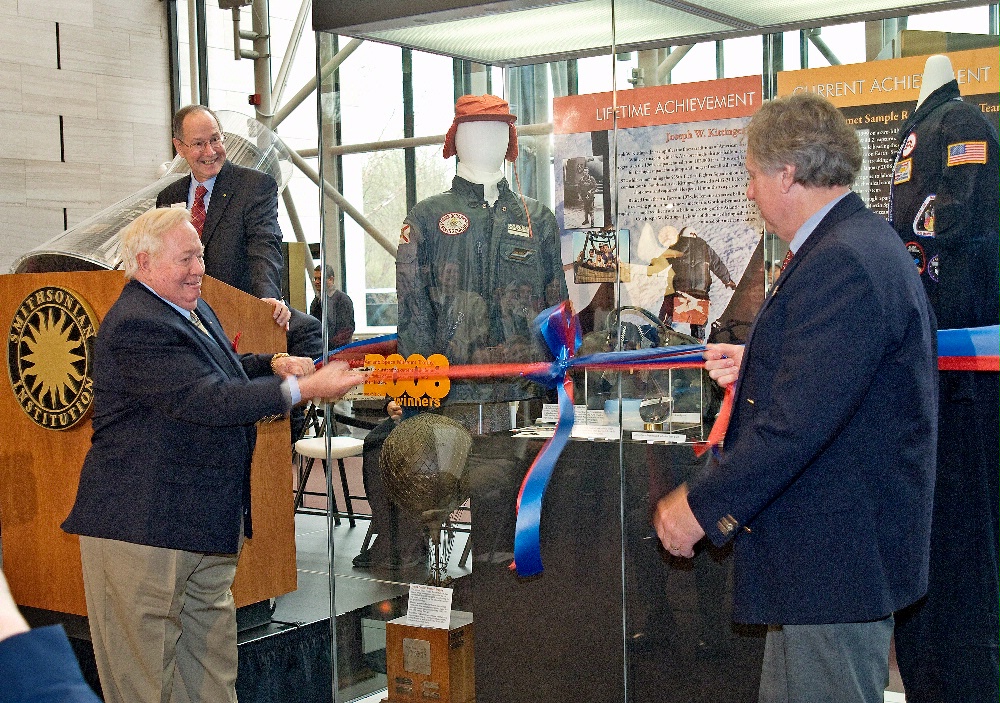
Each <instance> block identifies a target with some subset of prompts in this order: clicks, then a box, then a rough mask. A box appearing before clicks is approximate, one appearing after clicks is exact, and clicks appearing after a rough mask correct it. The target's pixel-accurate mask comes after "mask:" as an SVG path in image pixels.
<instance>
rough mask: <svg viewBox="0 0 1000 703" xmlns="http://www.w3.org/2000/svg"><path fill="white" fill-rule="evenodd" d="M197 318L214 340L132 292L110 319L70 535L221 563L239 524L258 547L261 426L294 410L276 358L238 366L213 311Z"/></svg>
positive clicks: (97, 355) (104, 328)
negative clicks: (201, 555)
mask: <svg viewBox="0 0 1000 703" xmlns="http://www.w3.org/2000/svg"><path fill="white" fill-rule="evenodd" d="M197 312H198V316H199V317H200V318H201V320H202V321H203V323H204V324H205V326H206V327H208V329H209V330H210V332H211V333H212V335H213V337H214V340H213V339H210V338H209V337H208V336H206V335H205V334H204V333H203V332H200V331H198V329H197V328H195V327H194V325H192V324H191V322H190V321H189V320H187V319H185V318H183V317H182V316H181V315H180V314H179V313H178V312H177V310H175V309H174V308H172V307H171V306H170V305H168V304H167V303H166V302H164V301H163V300H162V299H160V298H159V297H157V296H156V295H154V294H153V293H152V292H150V290H149V289H147V288H146V287H145V286H143V285H142V284H141V283H139V282H137V281H131V282H129V283H128V284H126V286H125V288H124V289H123V290H122V293H121V296H119V298H118V300H117V301H116V302H115V304H114V305H113V306H112V307H111V309H110V310H109V311H108V314H107V316H106V317H105V318H104V320H103V322H102V323H101V327H100V329H99V330H98V332H97V340H96V343H95V347H94V374H93V376H94V419H93V427H94V435H93V438H92V440H91V447H90V450H89V451H88V452H87V457H86V459H85V460H84V464H83V470H82V471H81V474H80V486H79V489H78V490H77V495H76V502H75V503H74V505H73V509H72V511H71V512H70V515H69V517H68V518H67V519H66V521H65V522H64V523H63V525H62V527H63V529H64V530H65V531H66V532H69V533H71V534H80V535H88V536H91V537H103V538H106V539H116V540H121V541H125V542H132V543H135V544H145V545H150V546H153V547H165V548H168V549H183V550H187V551H193V552H215V553H222V554H235V553H236V552H237V551H238V549H239V538H240V520H241V518H242V519H243V521H244V529H245V532H246V535H247V536H248V537H249V536H251V534H252V523H251V521H250V461H251V459H252V456H253V449H254V443H255V441H256V436H257V435H256V428H255V426H254V423H255V422H257V421H258V420H260V419H261V418H264V417H267V416H269V415H276V414H283V413H286V412H287V411H288V400H286V399H285V397H284V395H283V394H282V391H281V389H280V385H281V378H280V377H278V376H275V375H273V374H272V372H271V367H270V359H271V356H270V355H249V354H248V355H244V356H237V355H236V353H235V352H234V351H233V349H232V346H231V344H230V343H229V340H228V339H226V336H225V334H224V333H223V331H222V326H221V325H220V324H219V320H218V318H217V317H216V316H215V313H214V312H213V311H212V309H211V308H210V307H209V306H208V303H206V302H205V301H204V300H199V301H198V307H197ZM251 379H252V380H251Z"/></svg>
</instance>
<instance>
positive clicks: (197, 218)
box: [191, 184, 208, 237]
mask: <svg viewBox="0 0 1000 703" xmlns="http://www.w3.org/2000/svg"><path fill="white" fill-rule="evenodd" d="M206 193H208V188H206V187H205V186H203V185H200V184H199V185H198V187H197V188H195V190H194V203H192V205H191V224H192V225H194V228H195V229H196V230H198V236H199V237H200V236H201V232H202V230H203V229H205V215H206V212H205V194H206Z"/></svg>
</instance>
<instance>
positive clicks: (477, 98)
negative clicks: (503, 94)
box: [442, 94, 517, 161]
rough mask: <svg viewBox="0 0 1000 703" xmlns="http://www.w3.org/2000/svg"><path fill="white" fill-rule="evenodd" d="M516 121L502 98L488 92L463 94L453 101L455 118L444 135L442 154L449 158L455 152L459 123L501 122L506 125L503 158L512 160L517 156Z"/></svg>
mask: <svg viewBox="0 0 1000 703" xmlns="http://www.w3.org/2000/svg"><path fill="white" fill-rule="evenodd" d="M516 121H517V117H516V116H515V115H512V114H510V106H509V105H508V104H507V101H506V100H503V99H502V98H498V97H497V96H495V95H489V94H487V95H463V96H462V97H460V98H459V99H458V101H457V102H456V103H455V120H454V121H453V122H452V123H451V128H450V129H448V133H447V134H446V135H445V137H444V152H443V154H442V155H443V156H444V158H446V159H450V158H451V157H452V156H454V155H455V154H456V149H455V146H456V144H455V137H456V133H457V132H458V127H459V125H462V124H468V123H470V122H502V123H505V124H506V126H507V151H506V153H505V155H504V158H506V159H507V160H508V161H513V160H514V159H516V158H517V131H516V130H515V129H514V123H515V122H516ZM459 159H461V157H459Z"/></svg>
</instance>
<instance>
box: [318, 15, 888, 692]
mask: <svg viewBox="0 0 1000 703" xmlns="http://www.w3.org/2000/svg"><path fill="white" fill-rule="evenodd" d="M678 5H680V4H678ZM439 6H440V3H433V2H426V3H415V4H414V5H413V6H412V7H411V6H410V5H409V4H407V7H406V10H405V12H404V10H401V9H393V6H391V4H386V3H369V2H359V3H334V2H316V3H314V23H315V28H316V29H317V30H318V32H317V45H318V47H319V56H318V59H317V66H318V70H319V73H320V76H321V86H320V91H321V97H320V100H319V120H320V133H321V140H320V147H319V152H320V159H321V166H322V169H321V170H322V173H323V176H324V178H325V179H326V181H327V182H328V183H329V184H332V185H333V187H335V188H336V189H339V190H340V191H341V192H342V193H343V195H344V196H345V197H346V199H347V200H349V201H352V202H363V203H364V205H365V207H364V208H363V209H364V216H363V217H357V216H355V214H354V213H352V212H349V211H347V210H346V208H344V207H343V204H342V203H341V202H340V201H339V200H337V199H334V198H329V197H328V198H325V199H324V207H323V232H324V239H323V250H324V254H325V257H326V258H327V259H330V258H331V257H333V258H336V257H344V259H345V260H346V261H347V262H348V264H347V266H346V276H347V279H348V280H351V278H352V277H356V278H357V280H362V279H363V280H364V281H365V283H364V284H362V287H363V288H364V289H365V290H366V295H367V297H366V301H365V307H366V310H367V314H368V315H369V323H370V325H371V327H372V330H371V331H372V332H382V331H385V332H390V333H391V332H396V334H395V335H391V334H390V336H389V337H379V338H375V339H373V340H367V341H368V342H369V343H370V344H372V345H374V346H372V347H371V348H366V347H365V346H364V345H362V346H361V347H360V348H355V349H351V350H346V351H344V352H341V354H342V355H343V354H345V353H346V354H347V355H348V356H349V357H350V358H353V359H355V360H358V363H361V360H363V363H364V364H365V365H366V366H368V367H370V368H374V369H376V371H375V375H374V376H373V377H372V379H371V382H370V383H369V384H368V385H367V386H366V388H365V394H363V395H361V396H358V397H356V398H355V400H354V401H353V404H351V405H350V406H349V407H348V405H346V404H345V405H341V406H338V408H336V409H334V412H327V413H326V419H327V424H326V428H325V431H327V432H334V433H336V432H340V433H348V432H349V433H352V434H355V435H356V436H362V435H364V436H365V437H366V439H365V449H364V456H363V461H362V462H361V463H362V464H363V467H362V473H363V474H364V483H363V490H364V498H365V499H366V500H367V505H369V506H370V507H371V516H370V517H369V516H365V517H364V518H363V519H358V520H357V521H356V524H354V525H348V523H347V521H346V520H345V519H344V518H345V517H346V515H345V514H344V511H341V514H340V524H339V526H338V525H334V524H333V519H332V516H330V515H329V514H328V513H324V512H322V511H320V513H319V514H318V515H316V516H314V518H315V519H316V520H317V523H316V525H315V529H316V534H317V535H320V534H326V533H325V532H324V530H325V529H329V534H330V535H332V537H330V544H331V545H332V546H331V554H330V558H331V561H330V567H331V568H330V576H331V581H330V594H331V596H330V601H331V603H333V604H334V605H333V606H332V607H333V609H334V610H335V614H336V628H335V630H336V637H335V638H334V639H335V641H336V646H335V647H334V650H333V651H334V656H333V661H335V662H336V666H335V667H333V671H332V675H333V681H334V686H335V690H338V700H345V701H346V700H353V699H355V698H359V697H362V696H365V695H369V694H372V693H377V692H380V691H383V690H387V693H386V694H384V695H386V696H387V698H385V699H386V700H388V701H393V702H398V701H417V700H429V699H439V698H446V699H448V700H451V701H472V700H476V701H479V703H493V702H498V703H499V702H501V701H546V702H547V703H549V702H553V701H567V702H568V701H573V702H577V701H581V700H588V701H614V700H622V701H636V702H646V701H648V702H653V701H656V702H657V703H662V702H665V701H677V702H678V703H680V702H681V701H684V702H685V703H687V702H689V701H744V700H747V701H749V700H756V696H757V687H758V684H759V676H760V664H761V658H762V653H763V642H764V637H763V636H764V632H763V629H762V628H757V627H740V626H735V625H733V623H732V621H731V618H730V592H731V590H732V556H731V551H732V550H731V548H729V547H726V548H721V549H720V548H715V547H712V546H710V545H709V546H707V547H700V548H699V549H698V550H697V552H696V555H695V557H694V558H693V559H681V558H676V557H671V556H670V555H669V554H668V553H666V552H665V551H664V550H663V549H662V546H661V545H660V543H659V540H658V538H657V536H656V534H655V532H653V530H652V527H651V523H650V519H651V515H652V512H653V510H654V508H655V505H656V503H657V501H658V500H659V499H660V498H662V497H663V496H664V495H666V494H667V493H669V492H670V491H671V490H672V489H673V488H675V487H677V486H678V485H680V484H682V483H684V482H685V481H687V480H689V479H691V478H692V477H693V476H695V475H697V473H698V471H699V470H700V469H701V467H702V466H703V465H704V459H703V458H701V450H702V449H703V447H704V443H705V442H706V440H708V439H709V436H710V431H711V429H712V427H713V425H714V423H715V421H716V417H717V414H718V413H719V410H720V406H721V404H722V402H723V398H722V392H721V391H720V390H719V389H718V388H717V387H716V386H715V384H714V383H713V382H712V381H711V380H710V379H709V378H708V377H707V375H705V372H704V371H702V370H701V369H700V368H696V367H693V366H692V365H689V364H685V363H683V361H678V360H677V359H675V358H673V357H668V356H666V353H665V352H663V351H662V350H663V349H665V348H669V349H670V350H671V353H673V352H675V351H676V352H677V353H683V352H689V353H691V354H693V355H694V356H695V357H697V356H698V355H699V354H700V351H701V349H702V348H703V346H702V345H704V344H705V343H707V342H732V343H740V342H742V341H744V340H745V339H746V336H747V334H748V332H749V329H750V325H751V323H752V320H753V319H754V315H755V313H756V311H757V309H758V308H759V306H760V305H761V303H762V301H763V300H764V297H765V294H766V292H767V290H768V287H769V286H770V285H771V283H772V282H773V280H774V278H775V276H776V275H777V273H778V266H779V265H780V262H781V260H782V258H783V256H784V254H785V245H784V244H782V243H781V242H780V241H778V240H777V239H776V238H775V237H773V236H772V235H770V234H768V233H766V232H765V231H764V226H763V223H762V222H761V221H760V218H759V217H758V215H757V212H756V209H755V206H754V205H753V204H752V203H751V202H750V201H748V200H747V198H746V187H747V176H746V171H745V168H744V158H745V142H744V137H743V133H744V129H745V127H746V125H747V124H748V122H749V120H750V118H751V116H752V115H753V113H754V112H755V111H756V110H757V108H758V107H759V106H760V105H761V103H762V101H763V100H765V99H767V98H770V97H773V96H774V95H775V94H776V92H777V90H778V85H779V84H778V81H777V73H778V71H780V70H781V69H782V67H783V57H784V47H783V46H782V42H781V39H782V34H781V31H780V30H781V29H782V28H785V27H786V25H785V24H782V23H783V22H784V23H793V22H796V21H798V22H804V21H807V20H806V18H805V17H802V18H799V19H798V20H793V19H789V18H788V17H785V18H784V19H781V20H779V19H776V18H774V17H763V16H762V15H760V14H758V15H757V16H753V17H751V18H750V19H747V17H748V16H751V15H753V13H754V12H755V10H749V9H748V10H746V12H744V13H742V14H741V13H740V12H737V10H736V9H734V8H732V7H730V8H722V7H715V8H710V7H707V6H706V7H701V8H697V9H698V10H699V11H698V12H692V11H691V9H692V8H690V7H688V6H687V4H686V3H685V4H684V7H683V8H675V7H672V6H670V4H667V3H659V2H638V1H636V2H623V1H621V0H618V1H612V0H607V1H602V0H590V1H588V2H569V3H557V4H551V3H530V2H529V3H495V2H478V3H476V2H469V3H465V4H464V6H463V7H462V8H458V9H456V8H455V4H454V3H450V4H449V7H450V8H451V9H449V10H444V9H441V7H439ZM514 6H516V7H514ZM882 6H883V9H884V3H882ZM855 9H856V10H858V11H859V12H861V13H864V12H868V11H874V8H867V7H859V8H855ZM756 11H759V12H764V10H761V9H760V8H757V10H756ZM765 14H766V13H765ZM740 17H742V19H740ZM764 26H767V27H773V28H776V29H777V30H778V31H777V32H776V33H775V34H773V35H768V36H765V37H764V38H763V39H764V41H763V44H764V46H765V52H764V62H763V65H761V60H760V56H761V52H760V43H757V44H756V45H754V46H752V47H749V48H750V49H752V51H749V52H748V51H746V49H747V48H748V47H747V45H746V44H738V43H734V44H733V45H732V46H730V47H728V48H727V50H726V51H723V47H722V43H721V42H719V43H718V46H717V47H716V51H715V61H716V66H715V70H714V71H713V70H711V69H710V68H708V69H706V67H705V65H704V62H702V63H701V64H699V68H698V71H697V72H696V73H695V74H693V75H697V76H698V79H697V80H693V81H689V82H679V83H672V82H671V72H672V71H673V70H674V69H675V68H676V66H677V64H678V63H679V62H680V60H681V59H682V58H683V57H684V56H685V55H686V54H687V53H688V52H689V51H690V50H691V49H692V46H695V45H696V46H697V50H698V51H700V52H702V54H703V55H709V54H710V53H711V49H710V47H711V44H710V43H708V44H706V43H701V44H697V42H698V41H699V40H701V39H704V38H705V37H708V36H713V37H726V36H733V37H740V36H745V35H748V34H751V33H754V32H756V33H760V32H761V31H763V30H762V27H764ZM817 36H818V33H817ZM347 37H354V38H353V39H348V38H347ZM359 39H361V40H363V41H361V42H360V43H359ZM348 50H349V51H350V52H352V58H351V59H350V60H352V61H356V62H357V63H358V64H359V65H361V66H364V67H365V68H364V69H361V70H357V71H354V72H352V74H351V75H350V76H348V75H347V74H345V73H338V72H337V71H325V70H324V67H325V66H327V65H328V64H329V63H330V62H331V61H332V60H333V59H334V58H335V57H337V56H339V55H340V54H341V53H343V52H345V51H348ZM706 51H707V52H708V54H705V52H706ZM726 61H729V62H730V65H732V63H733V62H736V63H739V62H744V63H746V65H750V66H753V67H754V72H753V73H751V74H750V75H746V74H745V72H743V71H740V70H737V71H735V72H733V71H730V73H728V74H727V73H726V72H725V70H724V69H723V64H724V63H725V62H726ZM804 61H805V59H803V62H804ZM803 65H804V64H803ZM761 70H762V71H763V75H761V72H760V71H761ZM703 74H707V75H708V76H710V75H712V74H714V76H715V78H712V79H710V80H706V79H705V78H706V75H703ZM727 76H728V77H727ZM448 86H453V90H449V89H448ZM483 96H491V97H486V98H484V97H483ZM348 105H350V106H352V109H351V110H347V109H345V106H348ZM358 108H361V109H358ZM498 145H499V148H498ZM456 153H457V155H458V156H457V158H456ZM345 252H351V253H350V254H348V255H345ZM362 252H363V256H364V262H365V265H364V267H361V266H360V265H359V264H360V253H362ZM362 268H363V270H362ZM383 328H384V329H383ZM658 350H660V351H658ZM650 358H653V359H658V360H659V361H660V362H661V363H658V364H654V365H647V364H644V363H643V361H642V360H648V359H650ZM386 369H389V371H387V370H386ZM435 374H437V375H435ZM389 399H391V400H392V401H393V402H394V403H395V404H396V406H398V408H399V411H400V413H401V417H399V418H392V417H390V415H391V414H392V413H393V410H394V409H395V407H396V406H393V405H391V404H390V405H388V406H387V405H386V403H387V402H388V401H389ZM428 416H433V419H430V420H428V419H427V418H428ZM338 422H339V423H340V424H339V425H338ZM570 425H572V430H571V431H570V430H569V429H568V428H569V426H570ZM365 433H367V434H365ZM360 490H362V489H361V486H360V485H358V484H355V485H349V482H348V481H347V479H345V483H344V487H343V493H344V494H346V495H347V496H350V495H351V494H352V493H355V492H357V491H360ZM335 492H336V491H335ZM318 504H319V505H321V506H322V505H323V501H322V500H320V502H319V503H318ZM529 513H530V515H529ZM323 520H326V525H328V526H329V527H328V528H327V527H325V526H324V524H323V522H322V521H323ZM426 585H431V586H433V587H435V588H438V589H443V590H446V592H447V597H448V598H450V599H451V601H450V610H451V613H452V621H451V629H449V628H447V627H444V628H442V627H437V628H435V627H428V628H425V629H423V630H419V622H420V621H418V620H417V619H416V618H415V617H412V618H411V615H412V613H411V610H412V609H411V605H412V603H413V602H414V599H415V598H419V601H418V603H419V609H420V611H421V613H420V614H421V616H424V615H426V613H425V610H426V609H427V607H428V606H427V598H428V596H427V594H426V593H425V592H424V589H422V588H419V587H422V586H426ZM415 587H416V588H415ZM411 620H412V621H411ZM414 627H417V628H418V629H417V630H414V629H412V628H414ZM405 628H411V629H405ZM445 630H446V631H447V635H442V634H441V633H442V631H445ZM421 633H423V634H421ZM441 637H443V643H444V644H443V645H442V644H440V643H439V642H438V640H439V639H440V638H441ZM449 648H450V651H451V652H452V656H451V658H450V660H449V657H448V656H446V654H447V652H448V651H449ZM442 649H443V651H444V652H445V654H442V653H441V652H442ZM456 652H461V656H459V654H456ZM375 699H377V698H375ZM373 700H374V699H373Z"/></svg>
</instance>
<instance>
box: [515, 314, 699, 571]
mask: <svg viewBox="0 0 1000 703" xmlns="http://www.w3.org/2000/svg"><path fill="white" fill-rule="evenodd" d="M535 329H536V330H537V331H538V332H539V334H541V336H542V338H543V339H544V340H545V343H546V344H547V345H548V347H549V349H550V350H551V351H552V355H553V356H554V357H555V361H553V362H552V363H551V364H550V365H549V368H548V369H547V370H545V371H542V372H538V373H532V374H526V377H527V378H529V379H531V380H532V381H535V382H536V383H539V384H541V385H544V386H546V387H547V388H555V389H557V391H558V397H559V417H558V419H557V421H556V426H555V431H554V432H553V434H552V437H550V438H549V439H548V440H546V441H545V444H544V445H543V446H542V449H541V451H540V452H539V453H538V456H536V457H535V461H534V462H533V463H532V465H531V468H530V469H528V473H527V474H525V477H524V481H523V482H522V483H521V491H520V493H519V495H518V498H517V522H516V525H515V528H514V566H515V568H516V569H517V574H518V576H535V575H537V574H540V573H541V572H542V552H541V543H540V538H539V531H540V526H541V519H542V501H543V499H544V497H545V489H546V488H547V487H548V485H549V479H551V478H552V472H553V470H554V469H555V466H556V462H557V461H558V460H559V456H560V454H561V453H562V450H563V449H564V448H565V446H566V442H568V441H569V438H570V435H572V433H573V421H574V409H573V381H572V379H571V378H570V377H569V372H570V371H571V370H572V369H573V368H575V367H581V366H593V365H597V364H608V365H613V366H620V367H630V368H634V367H636V366H639V367H641V366H644V365H652V364H660V365H662V364H663V363H664V362H665V361H669V362H674V363H679V362H685V361H695V362H700V361H702V354H701V352H702V351H703V350H704V349H705V347H704V345H694V344H691V345H686V346H682V347H659V348H655V349H635V350H627V351H616V352H602V353H599V354H589V355H587V356H579V357H578V356H574V354H575V353H576V351H577V349H579V348H580V343H581V334H580V325H579V322H578V320H577V318H576V316H575V315H574V314H573V310H572V307H571V306H570V304H569V302H563V303H560V304H559V305H555V306H553V307H551V308H548V309H547V310H543V311H542V312H541V313H540V314H539V315H538V317H537V318H536V319H535Z"/></svg>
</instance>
